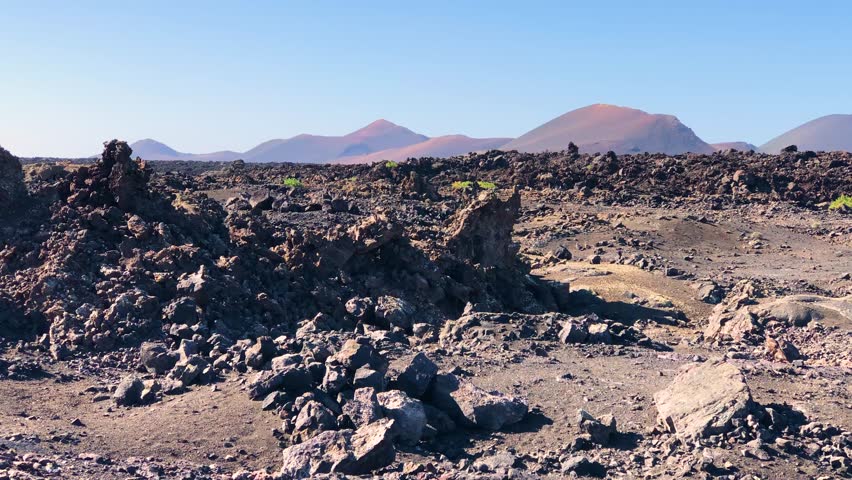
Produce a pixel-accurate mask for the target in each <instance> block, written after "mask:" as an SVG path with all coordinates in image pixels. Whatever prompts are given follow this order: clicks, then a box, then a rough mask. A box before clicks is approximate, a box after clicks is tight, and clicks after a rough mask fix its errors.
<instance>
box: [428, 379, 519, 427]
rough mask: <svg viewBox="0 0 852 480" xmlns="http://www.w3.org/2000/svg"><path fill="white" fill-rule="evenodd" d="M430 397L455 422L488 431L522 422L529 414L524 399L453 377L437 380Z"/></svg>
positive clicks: (430, 391) (431, 388)
mask: <svg viewBox="0 0 852 480" xmlns="http://www.w3.org/2000/svg"><path fill="white" fill-rule="evenodd" d="M428 397H429V401H430V402H431V403H432V404H433V405H435V406H436V407H438V408H440V409H441V410H444V411H445V412H447V414H449V415H450V417H452V418H453V420H455V421H456V422H459V423H461V424H462V425H466V426H471V427H477V428H482V429H485V430H500V429H501V428H503V427H504V426H506V425H511V424H513V423H517V422H520V421H521V420H522V419H523V418H524V416H526V414H527V411H528V410H529V407H527V404H526V403H525V402H524V401H522V400H521V399H518V398H515V397H510V396H508V395H505V394H502V393H499V392H488V391H485V390H483V389H481V388H479V387H477V386H476V385H474V384H472V383H470V382H467V381H464V380H461V379H459V378H458V377H456V376H455V375H453V374H451V373H445V374H439V375H437V376H435V380H434V381H433V382H432V385H431V387H430V390H429V394H428Z"/></svg>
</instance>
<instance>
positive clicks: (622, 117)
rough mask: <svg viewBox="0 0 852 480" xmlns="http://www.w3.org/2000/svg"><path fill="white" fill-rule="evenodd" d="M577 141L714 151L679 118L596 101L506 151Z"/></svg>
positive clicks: (600, 147)
mask: <svg viewBox="0 0 852 480" xmlns="http://www.w3.org/2000/svg"><path fill="white" fill-rule="evenodd" d="M569 142H574V144H576V145H577V146H578V147H579V148H580V151H581V152H606V151H608V150H612V151H614V152H615V153H640V152H662V153H668V154H677V153H685V152H694V153H712V152H713V151H714V149H713V147H711V146H710V145H708V144H707V143H705V142H704V141H703V140H701V139H700V138H698V136H697V135H695V133H694V132H693V131H692V130H691V129H690V128H689V127H687V126H686V125H684V124H682V123H681V122H680V120H678V119H677V117H674V116H672V115H660V114H650V113H647V112H644V111H642V110H637V109H634V108H627V107H620V106H616V105H607V104H600V103H599V104H595V105H589V106H587V107H583V108H578V109H576V110H572V111H570V112H568V113H566V114H564V115H561V116H559V117H556V118H554V119H553V120H550V121H549V122H547V123H545V124H543V125H541V126H539V127H536V128H534V129H532V130H530V131H529V132H527V133H525V134H523V135H521V136H520V137H518V138H516V139H515V140H513V141H511V142H509V143H507V144H506V145H504V146H503V147H502V148H503V149H505V150H518V151H523V152H530V153H535V152H543V151H546V150H549V151H558V150H564V149H565V148H566V147H567V146H568V143H569Z"/></svg>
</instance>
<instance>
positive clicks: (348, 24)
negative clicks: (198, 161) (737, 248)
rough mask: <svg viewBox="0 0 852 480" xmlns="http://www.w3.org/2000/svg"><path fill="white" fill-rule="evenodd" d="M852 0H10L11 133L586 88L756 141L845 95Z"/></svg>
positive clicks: (188, 146) (367, 115)
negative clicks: (26, 0)
mask: <svg viewBox="0 0 852 480" xmlns="http://www.w3.org/2000/svg"><path fill="white" fill-rule="evenodd" d="M850 19H852V2H848V1H816V2H802V1H795V2H789V1H777V0H776V1H763V0H752V1H745V2H744V1H728V0H716V1H705V2H698V1H689V2H684V1H682V0H681V1H654V0H648V1H642V2H637V1H635V0H631V1H615V0H613V1H606V2H604V1H582V2H581V1H574V2H572V1H567V0H556V1H536V0H526V1H524V2H518V1H516V0H514V1H500V0H492V1H476V0H470V1H459V0H454V1H443V0H430V1H428V2H399V1H387V2H385V1H369V0H364V1H359V2H352V1H338V2H329V1H322V0H313V1H310V2H295V1H294V2H285V1H263V0H254V1H251V2H224V1H223V2H215V1H213V0H209V1H204V2H201V1H192V0H182V1H180V2H174V1H159V0H146V1H145V2H115V1H88V0H77V1H74V2H67V1H52V0H40V1H38V2H25V1H13V0H0V26H2V27H0V145H2V146H3V147H5V148H6V149H7V150H10V151H11V152H12V153H14V154H16V155H18V156H60V157H74V156H89V155H93V154H95V153H97V152H99V151H100V150H101V143H102V142H103V141H104V140H107V139H111V138H119V139H125V140H128V141H131V142H132V141H135V140H139V139H142V138H154V139H156V140H159V141H162V142H164V143H166V144H168V145H170V146H171V147H173V148H175V149H177V150H179V151H183V152H192V153H203V152H211V151H217V150H224V149H229V150H237V151H244V150H247V149H249V148H251V147H253V146H255V145H257V144H258V143H261V142H263V141H266V140H269V139H272V138H287V137H291V136H294V135H297V134H300V133H314V134H327V135H340V134H345V133H348V132H351V131H354V130H356V129H358V128H360V127H362V126H364V125H366V124H368V123H370V122H371V121H373V120H376V119H378V118H385V119H387V120H390V121H392V122H394V123H397V124H400V125H403V126H406V127H408V128H410V129H412V130H414V131H416V132H418V133H423V134H425V135H429V136H436V135H444V134H451V133H463V134H467V135H471V136H479V137H516V136H519V135H521V134H523V133H525V132H526V131H528V130H531V129H532V128H534V127H536V126H538V125H540V124H542V123H544V122H546V121H548V120H550V119H552V118H554V117H556V116H558V115H561V114H563V113H565V112H567V111H570V110H573V109H575V108H579V107H582V106H586V105H589V104H593V103H609V104H616V105H623V106H629V107H633V108H639V109H642V110H645V111H648V112H651V113H667V114H672V115H676V116H677V117H678V118H679V119H680V120H681V121H682V122H683V123H685V124H686V125H687V126H689V127H691V128H692V129H693V130H694V131H695V132H696V133H697V134H698V135H699V136H700V137H702V138H703V139H704V140H705V141H708V142H711V143H712V142H721V141H740V140H742V141H749V142H752V143H755V144H758V145H759V144H762V143H764V142H766V141H767V140H769V139H771V138H772V137H774V136H776V135H779V134H781V133H783V132H784V131H786V130H789V129H790V128H793V127H795V126H797V125H799V124H801V123H804V122H806V121H808V120H812V119H814V118H816V117H819V116H822V115H827V114H831V113H852V89H850V84H852V29H850V28H849V25H848V23H849V20H850Z"/></svg>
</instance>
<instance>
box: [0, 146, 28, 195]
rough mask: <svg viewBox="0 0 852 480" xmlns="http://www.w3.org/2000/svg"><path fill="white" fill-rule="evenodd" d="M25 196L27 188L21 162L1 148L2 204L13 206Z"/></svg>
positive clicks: (0, 180)
mask: <svg viewBox="0 0 852 480" xmlns="http://www.w3.org/2000/svg"><path fill="white" fill-rule="evenodd" d="M24 195H26V187H25V186H24V173H23V170H22V169H21V162H20V161H19V160H18V158H17V157H15V156H14V155H12V154H11V153H9V152H8V151H6V150H5V149H4V148H3V147H0V204H2V205H13V204H15V203H17V202H19V201H20V199H21V197H22V196H24Z"/></svg>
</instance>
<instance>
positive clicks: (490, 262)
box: [447, 191, 521, 268]
mask: <svg viewBox="0 0 852 480" xmlns="http://www.w3.org/2000/svg"><path fill="white" fill-rule="evenodd" d="M520 208H521V197H520V194H519V193H518V192H517V191H515V192H512V195H511V196H509V198H507V199H506V200H503V199H501V198H500V197H499V196H497V195H495V194H493V193H490V192H487V191H486V192H482V194H481V195H480V196H479V198H477V199H476V200H474V201H473V202H471V203H470V204H469V205H468V206H467V207H465V208H464V209H462V210H461V211H459V213H458V214H457V215H456V217H455V218H454V220H453V222H452V224H451V225H450V227H449V232H448V234H449V235H448V239H447V247H448V248H449V249H450V251H452V252H453V253H454V254H455V255H456V256H457V257H458V258H460V259H463V260H466V261H469V262H470V263H472V264H479V265H480V266H481V267H483V268H489V267H504V268H505V267H508V266H511V265H514V264H515V263H516V261H517V257H516V254H517V248H516V247H515V244H514V243H513V242H512V228H513V227H514V225H515V220H516V219H517V217H518V211H519V210H520Z"/></svg>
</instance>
